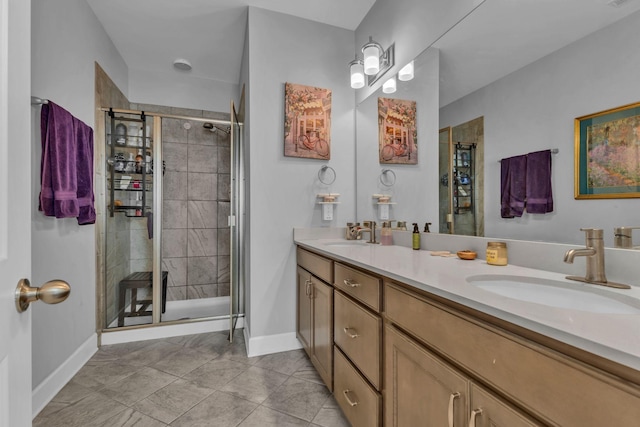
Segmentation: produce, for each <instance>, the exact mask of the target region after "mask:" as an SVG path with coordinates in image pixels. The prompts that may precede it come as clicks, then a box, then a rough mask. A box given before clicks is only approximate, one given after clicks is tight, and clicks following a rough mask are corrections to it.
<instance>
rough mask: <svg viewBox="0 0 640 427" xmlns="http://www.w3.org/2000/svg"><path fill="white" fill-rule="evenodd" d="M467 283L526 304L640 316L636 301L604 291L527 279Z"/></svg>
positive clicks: (500, 278) (472, 278)
mask: <svg viewBox="0 0 640 427" xmlns="http://www.w3.org/2000/svg"><path fill="white" fill-rule="evenodd" d="M467 283H469V284H471V285H473V286H476V287H477V288H479V289H483V290H485V291H488V292H492V293H494V294H497V295H501V296H503V297H507V298H511V299H516V300H520V301H525V302H532V303H536V304H541V305H546V306H551V307H557V308H565V309H569V310H580V311H588V312H591V313H608V314H640V302H639V301H637V300H636V299H634V298H632V297H629V296H626V295H623V294H619V293H613V292H611V291H609V290H605V289H602V290H600V289H594V288H591V287H589V285H580V284H573V283H567V282H561V281H558V280H550V279H542V278H537V277H527V276H507V275H504V276H503V275H479V276H470V277H467Z"/></svg>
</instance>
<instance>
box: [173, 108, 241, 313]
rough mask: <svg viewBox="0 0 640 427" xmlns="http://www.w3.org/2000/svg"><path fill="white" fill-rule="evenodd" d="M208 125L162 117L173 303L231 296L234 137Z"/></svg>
mask: <svg viewBox="0 0 640 427" xmlns="http://www.w3.org/2000/svg"><path fill="white" fill-rule="evenodd" d="M173 114H177V113H175V112H174V113H173ZM201 114H205V113H202V112H201ZM190 115H193V114H190ZM202 125H203V123H202V122H199V121H190V120H183V119H173V118H164V119H163V120H162V150H163V158H164V161H165V164H166V172H165V175H164V180H163V221H162V232H163V239H162V258H163V270H166V271H168V272H169V282H168V286H169V287H168V290H167V300H168V301H175V300H183V299H196V298H208V297H216V296H227V295H229V259H230V258H229V254H230V251H229V227H228V225H227V216H228V215H229V188H230V187H229V183H230V146H229V144H230V136H229V134H227V133H225V132H221V131H216V132H211V131H209V130H207V129H204V128H203V126H202ZM222 127H224V128H227V127H228V126H222Z"/></svg>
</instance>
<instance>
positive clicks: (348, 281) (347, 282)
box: [343, 279, 360, 288]
mask: <svg viewBox="0 0 640 427" xmlns="http://www.w3.org/2000/svg"><path fill="white" fill-rule="evenodd" d="M343 282H344V284H345V285H347V286H349V287H350V288H357V287H358V286H360V283H358V282H354V281H353V280H351V279H344V280H343Z"/></svg>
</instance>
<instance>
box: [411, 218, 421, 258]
mask: <svg viewBox="0 0 640 427" xmlns="http://www.w3.org/2000/svg"><path fill="white" fill-rule="evenodd" d="M412 245H413V250H414V251H418V250H420V230H418V223H417V222H414V223H413V239H412Z"/></svg>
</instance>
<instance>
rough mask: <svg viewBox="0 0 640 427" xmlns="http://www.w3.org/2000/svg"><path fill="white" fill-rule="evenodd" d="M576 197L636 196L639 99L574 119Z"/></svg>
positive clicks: (638, 192) (639, 150)
mask: <svg viewBox="0 0 640 427" xmlns="http://www.w3.org/2000/svg"><path fill="white" fill-rule="evenodd" d="M574 162H575V169H574V174H575V185H574V189H575V190H574V193H575V194H574V195H575V198H576V199H612V198H630V197H640V103H637V104H630V105H625V106H622V107H618V108H614V109H611V110H606V111H601V112H599V113H595V114H590V115H588V116H583V117H578V118H577V119H575V152H574Z"/></svg>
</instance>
